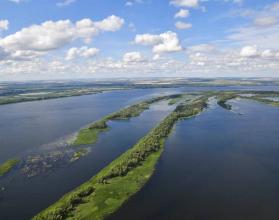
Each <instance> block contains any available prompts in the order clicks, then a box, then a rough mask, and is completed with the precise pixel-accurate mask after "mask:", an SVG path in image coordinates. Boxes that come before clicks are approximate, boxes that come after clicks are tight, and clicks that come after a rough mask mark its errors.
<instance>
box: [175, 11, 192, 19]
mask: <svg viewBox="0 0 279 220" xmlns="http://www.w3.org/2000/svg"><path fill="white" fill-rule="evenodd" d="M189 14H190V12H189V10H187V9H180V10H179V11H178V12H177V13H176V14H175V15H174V17H175V18H186V17H188V16H189Z"/></svg>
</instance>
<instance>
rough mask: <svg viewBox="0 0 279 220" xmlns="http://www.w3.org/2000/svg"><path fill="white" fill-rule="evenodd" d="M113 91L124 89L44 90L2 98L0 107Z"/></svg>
mask: <svg viewBox="0 0 279 220" xmlns="http://www.w3.org/2000/svg"><path fill="white" fill-rule="evenodd" d="M113 90H123V89H122V88H107V89H102V88H96V89H95V88H81V89H71V90H64V91H52V90H46V91H44V90H42V91H38V92H31V93H22V94H15V95H7V96H0V105H7V104H13V103H19V102H31V101H38V100H47V99H57V98H66V97H73V96H82V95H92V94H98V93H102V92H106V91H113Z"/></svg>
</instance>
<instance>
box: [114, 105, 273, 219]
mask: <svg viewBox="0 0 279 220" xmlns="http://www.w3.org/2000/svg"><path fill="white" fill-rule="evenodd" d="M232 104H233V107H234V112H231V111H227V110H224V109H222V108H221V107H218V106H216V104H214V103H213V104H212V105H211V107H210V108H209V109H207V110H206V111H205V112H203V113H202V114H201V115H199V116H198V117H195V118H191V119H188V120H184V121H181V122H179V123H178V124H177V125H176V127H175V129H174V131H173V133H172V134H171V135H170V137H169V139H168V141H167V142H166V147H165V152H164V153H163V155H162V157H161V159H160V161H159V163H158V165H157V169H156V172H155V174H154V176H153V177H152V178H151V180H150V181H149V182H148V183H147V184H146V185H145V187H144V188H143V190H141V191H140V192H139V193H138V194H137V195H135V196H134V197H133V198H132V199H131V200H130V201H128V202H127V203H126V204H125V205H124V206H123V207H122V208H121V209H120V210H119V211H118V212H117V213H116V214H115V215H113V216H112V217H111V218H109V219H110V220H129V219H133V220H141V219H144V220H154V219H160V220H170V219H176V220H185V219H187V220H267V219H268V220H278V219H279V209H278V207H279V187H278V186H279V123H278V120H279V108H278V107H272V106H268V105H264V104H259V103H256V102H252V101H243V100H241V101H232ZM238 113H241V114H238Z"/></svg>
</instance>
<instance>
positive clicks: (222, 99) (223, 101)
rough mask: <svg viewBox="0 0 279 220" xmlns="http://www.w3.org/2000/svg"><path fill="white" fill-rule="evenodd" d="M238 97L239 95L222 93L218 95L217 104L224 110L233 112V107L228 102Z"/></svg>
mask: <svg viewBox="0 0 279 220" xmlns="http://www.w3.org/2000/svg"><path fill="white" fill-rule="evenodd" d="M236 97H238V95H237V94H236V93H235V92H221V93H219V94H218V95H217V98H218V101H217V103H218V105H220V106H221V107H222V108H224V109H227V110H232V106H231V105H230V104H228V103H227V102H228V101H229V100H231V99H234V98H236Z"/></svg>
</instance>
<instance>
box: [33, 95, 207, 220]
mask: <svg viewBox="0 0 279 220" xmlns="http://www.w3.org/2000/svg"><path fill="white" fill-rule="evenodd" d="M206 106H207V98H199V99H197V100H195V101H192V102H188V103H182V104H180V105H179V106H177V107H176V109H175V110H174V111H173V112H172V113H171V114H169V115H168V116H167V117H166V118H165V119H164V120H163V121H161V122H160V123H159V124H158V125H157V126H156V127H155V128H153V129H152V130H151V131H150V132H149V133H148V134H147V135H146V136H144V137H143V138H142V139H141V140H139V142H138V143H136V144H135V145H134V146H133V147H132V148H131V149H130V150H128V151H127V152H126V153H124V154H122V155H121V156H120V157H118V158H117V159H115V160H114V161H112V163H111V164H109V165H108V166H107V167H105V168H104V169H103V170H101V171H100V172H99V173H98V174H97V175H95V176H94V177H93V178H92V179H90V180H89V181H87V182H85V183H84V184H83V185H81V186H79V187H77V188H76V189H75V190H73V191H72V192H69V193H68V194H66V195H65V196H64V197H62V198H61V199H60V200H59V201H58V202H56V203H55V204H53V205H52V206H50V207H49V208H47V209H46V210H44V211H42V212H41V213H39V214H38V215H37V216H35V217H34V218H33V220H54V219H59V220H62V219H75V220H77V219H104V218H105V217H107V216H109V215H110V214H112V213H113V212H115V211H116V210H117V209H118V208H119V207H120V206H121V205H122V204H123V203H124V202H125V201H127V200H128V199H129V198H130V197H131V196H132V195H133V194H135V193H136V192H138V191H139V190H140V189H141V188H142V186H143V185H144V184H145V183H146V182H147V181H148V180H149V178H150V177H151V175H152V174H153V172H154V169H155V165H156V163H157V161H158V159H159V157H160V155H161V153H162V151H163V148H164V141H165V139H166V137H167V136H168V135H169V133H170V132H171V130H172V128H173V126H174V124H175V123H176V122H177V121H178V120H180V119H183V118H187V117H191V116H194V115H196V114H198V113H199V112H201V111H202V110H203V109H204V108H205V107H206Z"/></svg>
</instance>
